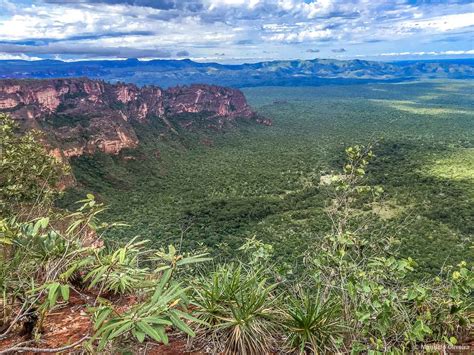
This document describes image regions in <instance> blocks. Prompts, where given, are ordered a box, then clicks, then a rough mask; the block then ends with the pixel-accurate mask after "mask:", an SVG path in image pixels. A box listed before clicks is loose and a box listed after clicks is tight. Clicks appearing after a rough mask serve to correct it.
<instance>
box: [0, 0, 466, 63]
mask: <svg viewBox="0 0 474 355" xmlns="http://www.w3.org/2000/svg"><path fill="white" fill-rule="evenodd" d="M131 57H136V58H142V59H153V58H167V59H174V58H191V59H194V60H198V61H217V62H222V63H241V62H256V61H264V60H275V59H312V58H316V57H318V58H338V59H350V58H358V59H371V60H386V61H388V60H401V59H431V58H466V57H474V2H473V1H472V0H469V1H465V0H458V1H455V0H452V1H450V0H446V1H442V0H438V1H429V0H424V1H423V0H419V1H418V0H403V1H402V0H391V1H389V0H386V1H378V0H346V1H340V0H0V59H12V58H13V59H38V58H58V59H64V60H82V59H115V58H131Z"/></svg>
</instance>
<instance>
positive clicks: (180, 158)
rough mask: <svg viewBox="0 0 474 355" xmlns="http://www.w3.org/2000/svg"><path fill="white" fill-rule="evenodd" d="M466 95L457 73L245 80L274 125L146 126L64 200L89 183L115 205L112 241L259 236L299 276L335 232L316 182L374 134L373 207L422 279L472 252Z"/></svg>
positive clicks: (473, 190) (198, 241) (80, 175)
mask: <svg viewBox="0 0 474 355" xmlns="http://www.w3.org/2000/svg"><path fill="white" fill-rule="evenodd" d="M472 90H473V86H472V83H471V82H463V81H456V82H450V81H439V82H437V81H430V82H416V83H408V84H371V85H363V86H362V85H355V86H321V87H301V88H281V87H266V88H249V89H245V93H246V95H247V98H248V99H249V101H250V103H251V104H252V105H253V106H254V107H255V108H257V109H258V111H259V112H260V113H261V114H263V115H265V116H267V117H270V118H272V119H273V121H274V125H273V126H272V127H263V126H255V125H250V124H248V125H245V123H243V124H242V125H241V126H240V128H239V129H238V130H237V129H236V130H229V131H227V132H226V133H224V134H211V133H206V132H201V133H200V134H197V133H193V134H190V133H186V132H184V131H183V132H180V136H181V137H183V136H185V137H186V139H183V138H181V139H176V138H174V137H172V136H170V137H165V138H157V137H158V136H159V135H158V134H155V133H154V131H153V129H147V130H146V131H144V130H143V129H142V130H141V131H139V133H140V135H141V139H142V141H144V142H145V144H144V145H143V146H142V147H140V149H138V150H135V151H128V152H124V153H123V154H122V155H121V156H119V157H111V156H107V155H96V156H94V157H92V158H91V157H83V158H80V159H77V160H75V161H74V162H73V169H74V174H75V176H76V177H77V180H78V182H79V188H78V189H76V190H75V191H70V192H69V193H68V195H67V196H66V198H65V199H64V200H63V203H62V206H65V205H70V204H71V203H72V202H74V201H75V200H77V199H79V198H81V197H82V196H84V194H85V193H89V192H93V193H94V194H96V195H97V198H98V199H99V200H100V201H103V202H105V203H106V204H107V205H109V206H110V208H109V209H108V210H107V211H106V212H105V213H104V218H105V219H106V220H107V221H117V220H119V221H123V222H125V223H127V224H129V225H130V227H129V228H128V229H120V230H112V231H109V232H108V233H107V235H108V236H109V237H110V238H113V239H119V240H120V239H122V240H127V239H128V238H129V236H130V234H132V235H135V234H137V235H140V237H142V238H146V239H149V240H151V243H153V244H155V245H162V244H163V243H164V244H168V243H173V244H175V245H178V246H182V249H183V250H192V249H194V248H201V247H207V248H208V250H209V251H210V252H211V254H213V255H214V256H217V257H219V258H222V259H229V258H231V257H232V256H233V255H234V254H235V253H234V251H235V249H236V248H238V247H239V246H240V245H241V244H242V242H243V241H244V240H245V239H246V238H252V237H254V236H255V237H256V238H257V239H259V240H262V241H263V242H265V243H269V244H272V245H273V247H274V254H275V255H274V257H275V260H278V262H279V265H281V267H282V268H286V269H287V271H292V272H298V270H295V268H296V269H297V267H296V266H295V265H296V264H294V263H293V262H292V261H293V260H294V259H295V258H297V257H299V256H301V255H302V253H303V252H304V251H305V249H306V247H307V245H308V242H312V241H314V242H317V240H318V239H319V238H321V237H322V236H323V235H324V234H325V233H326V232H328V231H329V229H330V221H329V219H328V218H327V216H326V213H325V208H326V205H327V201H328V191H327V188H326V187H325V186H323V185H321V184H320V181H321V178H323V180H324V177H325V176H326V175H327V174H330V173H331V172H332V171H334V170H337V169H339V167H340V166H341V164H342V162H343V159H344V149H345V148H346V147H347V146H350V145H354V144H368V143H375V145H374V148H373V150H374V153H375V155H376V159H375V160H374V161H373V163H372V164H371V165H370V166H369V168H368V170H367V173H368V175H367V177H368V179H369V181H370V182H371V183H372V184H374V185H382V186H383V187H384V191H385V193H384V196H383V200H384V203H383V205H380V204H374V205H372V206H371V210H372V211H373V212H374V213H375V214H377V215H379V216H380V217H381V221H382V222H383V224H384V226H385V227H384V228H386V229H390V230H391V232H392V233H393V235H394V236H396V237H397V238H399V239H400V240H401V241H402V243H401V245H400V247H399V252H400V253H401V254H400V255H401V256H402V257H413V258H415V259H416V260H417V262H418V264H419V267H418V268H417V271H416V273H417V275H418V276H422V275H429V274H431V275H433V274H437V273H438V272H439V270H440V269H441V267H442V266H443V265H445V264H446V265H456V264H458V263H459V262H461V260H466V261H470V262H472V261H474V249H473V243H472V230H474V225H473V213H474V211H473V205H474V181H473V176H474V173H473V171H474V154H473V152H474V150H473V149H474V144H473V143H474V142H473V137H474V125H473V118H474V109H473V102H472V96H471V95H472ZM138 129H139V128H137V130H138Z"/></svg>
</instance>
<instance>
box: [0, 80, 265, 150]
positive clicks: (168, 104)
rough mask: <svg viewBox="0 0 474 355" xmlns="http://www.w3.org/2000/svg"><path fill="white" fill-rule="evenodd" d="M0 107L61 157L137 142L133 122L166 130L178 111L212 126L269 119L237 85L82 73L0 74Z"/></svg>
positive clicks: (189, 123)
mask: <svg viewBox="0 0 474 355" xmlns="http://www.w3.org/2000/svg"><path fill="white" fill-rule="evenodd" d="M0 112H7V113H9V114H10V115H11V116H12V117H13V118H14V119H16V120H18V121H19V122H20V123H21V126H22V127H23V129H39V130H43V131H45V132H46V133H47V135H46V136H47V137H48V138H49V139H48V140H49V143H50V144H51V146H52V151H53V152H54V154H55V155H62V156H63V157H66V158H69V157H74V156H80V155H83V154H91V153H94V152H96V151H103V152H105V153H108V154H118V153H119V152H120V151H121V150H122V149H124V148H134V147H136V146H137V145H138V143H139V138H138V137H137V134H136V132H135V129H134V125H135V124H145V125H146V124H150V123H151V122H152V121H153V120H160V122H161V123H162V124H163V126H164V127H167V128H168V129H169V130H170V131H176V130H175V128H176V127H175V125H173V124H172V123H171V122H170V119H171V118H176V117H181V119H179V120H175V121H174V122H176V121H177V122H178V124H179V125H180V126H181V127H183V128H190V127H193V125H194V123H195V122H194V121H193V115H194V114H198V115H199V117H200V119H201V123H202V119H203V117H204V119H205V124H206V125H207V127H208V128H213V129H221V128H222V127H225V126H227V125H233V123H234V122H235V121H236V120H237V119H247V120H253V121H255V122H257V123H261V124H266V125H270V124H271V121H270V120H268V119H262V118H259V117H257V115H256V114H255V112H253V111H252V109H251V108H250V107H249V106H248V105H247V101H246V99H245V96H244V95H243V93H242V92H241V91H239V90H237V89H231V88H224V87H219V86H209V85H192V86H183V87H175V88H170V89H167V90H163V89H161V88H159V87H156V86H145V87H142V88H139V87H137V86H135V85H133V84H123V83H117V84H110V83H106V82H104V81H97V80H90V79H82V78H80V79H51V80H0Z"/></svg>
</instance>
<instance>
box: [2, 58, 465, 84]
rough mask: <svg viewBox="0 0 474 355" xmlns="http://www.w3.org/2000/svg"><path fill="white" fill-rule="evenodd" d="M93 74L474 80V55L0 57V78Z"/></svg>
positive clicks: (169, 78) (144, 79) (172, 80)
mask: <svg viewBox="0 0 474 355" xmlns="http://www.w3.org/2000/svg"><path fill="white" fill-rule="evenodd" d="M70 77H88V78H91V79H103V80H106V81H110V82H117V81H121V82H127V83H134V84H137V85H160V86H161V87H170V86H176V85H185V84H194V83H206V84H218V85H224V86H233V87H246V86H266V85H285V86H297V85H321V84H327V83H331V84H338V83H364V82H374V81H385V82H387V81H405V80H413V79H424V78H437V79H441V78H450V79H472V78H474V59H452V60H429V61H402V62H391V63H388V62H375V61H365V60H334V59H314V60H291V61H270V62H260V63H252V64H238V65H224V64H218V63H198V62H194V61H192V60H189V59H184V60H151V61H140V60H138V59H127V60H101V61H79V62H63V61H59V60H41V61H22V60H3V61H0V78H15V79H20V78H21V79H24V78H70Z"/></svg>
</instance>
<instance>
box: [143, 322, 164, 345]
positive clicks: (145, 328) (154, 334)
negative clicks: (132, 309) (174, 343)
mask: <svg viewBox="0 0 474 355" xmlns="http://www.w3.org/2000/svg"><path fill="white" fill-rule="evenodd" d="M137 326H138V328H140V329H141V330H142V331H143V332H144V333H145V334H146V335H148V336H149V337H150V338H152V339H153V340H155V341H158V342H163V341H164V340H163V338H162V337H161V336H160V333H159V332H157V331H156V330H155V329H154V328H153V327H152V326H150V325H149V324H148V323H146V322H144V321H139V322H138V323H137Z"/></svg>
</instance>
